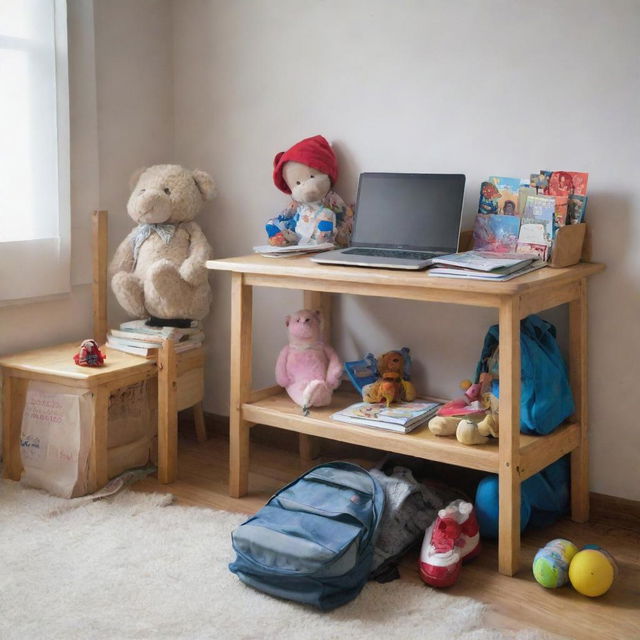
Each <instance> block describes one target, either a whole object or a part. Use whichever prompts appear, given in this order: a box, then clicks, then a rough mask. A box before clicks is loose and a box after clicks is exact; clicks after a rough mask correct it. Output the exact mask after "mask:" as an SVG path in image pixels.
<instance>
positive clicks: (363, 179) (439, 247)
mask: <svg viewBox="0 0 640 640" xmlns="http://www.w3.org/2000/svg"><path fill="white" fill-rule="evenodd" d="M464 184H465V176H464V175H462V174H440V173H362V174H361V175H360V181H359V183H358V197H357V200H356V215H355V223H354V228H353V234H352V237H351V246H350V247H348V248H346V249H338V250H336V251H329V252H326V253H319V254H318V255H316V256H313V257H312V258H311V260H313V261H314V262H320V263H323V264H344V265H350V266H359V267H383V268H387V269H425V268H426V267H428V266H429V265H430V264H431V261H432V259H433V258H435V257H437V256H441V255H446V254H448V253H455V252H456V251H457V249H458V236H459V234H460V223H461V220H462V200H463V196H464Z"/></svg>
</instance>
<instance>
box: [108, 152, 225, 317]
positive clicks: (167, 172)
mask: <svg viewBox="0 0 640 640" xmlns="http://www.w3.org/2000/svg"><path fill="white" fill-rule="evenodd" d="M131 183H132V185H133V191H132V193H131V196H130V198H129V202H128V203H127V212H128V213H129V216H131V218H132V219H133V221H134V222H135V223H136V224H137V226H136V227H135V228H134V229H133V231H131V233H129V235H128V236H127V237H126V238H125V239H124V240H123V241H122V242H121V243H120V246H119V247H118V249H117V250H116V252H115V255H114V257H113V260H112V261H111V265H110V272H111V287H112V289H113V292H114V293H115V295H116V298H117V300H118V302H119V303H120V305H121V306H122V308H123V309H124V310H125V311H126V312H127V313H128V314H129V315H131V316H133V317H135V318H144V317H149V316H150V317H151V322H150V323H151V324H154V325H174V326H183V323H184V322H186V321H189V320H201V319H202V318H204V316H206V315H207V313H208V311H209V305H210V303H211V300H210V298H211V290H210V287H209V281H208V273H207V269H206V266H205V263H206V261H207V260H208V259H210V258H211V246H210V245H209V243H208V242H207V239H206V238H205V236H204V234H203V233H202V230H201V229H200V227H199V226H198V224H197V223H196V222H194V221H193V219H194V218H195V217H196V216H197V215H198V214H199V213H200V211H201V209H202V207H203V205H204V202H205V201H206V200H209V199H210V198H212V197H213V196H214V194H215V185H214V183H213V180H212V179H211V177H210V176H209V175H208V174H207V173H205V172H204V171H199V170H196V171H190V170H188V169H185V168H183V167H181V166H179V165H171V164H163V165H156V166H153V167H149V168H147V169H142V170H140V171H138V172H137V173H136V174H135V175H134V176H133V178H132V180H131Z"/></svg>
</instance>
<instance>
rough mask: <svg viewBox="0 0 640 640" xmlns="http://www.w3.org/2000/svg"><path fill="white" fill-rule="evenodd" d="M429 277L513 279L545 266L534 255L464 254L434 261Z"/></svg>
mask: <svg viewBox="0 0 640 640" xmlns="http://www.w3.org/2000/svg"><path fill="white" fill-rule="evenodd" d="M433 264H434V267H433V268H431V269H430V270H429V275H430V276H437V277H447V278H471V279H474V280H494V281H496V280H497V281H502V280H510V279H511V278H515V277H517V276H521V275H523V274H525V273H528V272H529V271H534V270H535V269H540V268H542V267H544V266H546V262H544V261H543V260H540V259H538V258H537V256H535V255H527V254H521V253H518V254H513V253H511V254H509V253H492V252H489V251H465V252H463V253H452V254H450V255H447V256H440V257H438V258H434V260H433Z"/></svg>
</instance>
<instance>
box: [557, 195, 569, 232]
mask: <svg viewBox="0 0 640 640" xmlns="http://www.w3.org/2000/svg"><path fill="white" fill-rule="evenodd" d="M553 197H554V199H555V201H556V203H555V210H554V215H553V218H554V222H555V225H556V227H564V225H565V224H567V211H568V210H567V206H568V202H569V196H553Z"/></svg>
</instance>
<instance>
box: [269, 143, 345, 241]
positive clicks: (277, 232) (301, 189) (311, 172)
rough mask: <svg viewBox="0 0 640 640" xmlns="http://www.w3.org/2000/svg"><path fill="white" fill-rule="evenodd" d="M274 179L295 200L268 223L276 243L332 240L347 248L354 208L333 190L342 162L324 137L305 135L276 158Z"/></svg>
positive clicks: (270, 233)
mask: <svg viewBox="0 0 640 640" xmlns="http://www.w3.org/2000/svg"><path fill="white" fill-rule="evenodd" d="M273 167H274V168H273V182H274V183H275V185H276V187H278V189H280V191H282V192H284V193H286V194H288V195H291V198H292V200H291V203H290V204H289V206H288V207H287V208H286V209H284V210H283V211H281V212H280V213H279V214H278V216H276V217H275V218H271V219H270V220H268V221H267V223H266V230H267V236H268V238H269V244H270V245H272V246H287V245H316V244H323V243H326V242H328V243H332V244H336V245H338V246H344V247H346V246H347V245H348V244H349V241H350V239H351V229H352V227H353V210H352V209H351V207H349V206H347V205H346V204H345V203H344V201H343V200H342V198H341V197H340V196H339V195H338V194H337V193H335V191H333V186H334V184H335V182H336V180H337V179H338V161H337V159H336V156H335V154H334V152H333V149H332V148H331V146H330V145H329V143H328V142H327V141H326V139H325V138H323V137H322V136H313V137H311V138H305V139H304V140H301V141H300V142H298V143H296V144H294V145H293V146H292V147H291V148H290V149H289V150H288V151H281V152H280V153H278V154H277V155H276V157H275V158H274V161H273Z"/></svg>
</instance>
